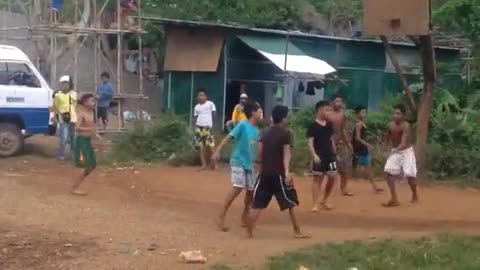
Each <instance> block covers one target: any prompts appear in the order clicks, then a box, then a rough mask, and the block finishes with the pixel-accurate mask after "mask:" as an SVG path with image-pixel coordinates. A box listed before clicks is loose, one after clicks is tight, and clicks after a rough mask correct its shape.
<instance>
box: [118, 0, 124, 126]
mask: <svg viewBox="0 0 480 270" xmlns="http://www.w3.org/2000/svg"><path fill="white" fill-rule="evenodd" d="M121 9H122V8H121V6H120V0H117V31H118V32H117V93H118V94H120V95H121V93H122V65H123V63H122V53H123V52H122V50H123V48H122V33H121V30H122V25H121V24H122V20H121V19H122V18H121V14H120V13H121ZM117 112H118V129H120V128H122V126H123V124H122V118H123V117H122V114H123V113H122V101H119V102H118V106H117Z"/></svg>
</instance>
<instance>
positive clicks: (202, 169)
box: [197, 167, 207, 172]
mask: <svg viewBox="0 0 480 270" xmlns="http://www.w3.org/2000/svg"><path fill="white" fill-rule="evenodd" d="M206 170H207V168H206V167H200V169H198V170H197V171H198V172H204V171H206Z"/></svg>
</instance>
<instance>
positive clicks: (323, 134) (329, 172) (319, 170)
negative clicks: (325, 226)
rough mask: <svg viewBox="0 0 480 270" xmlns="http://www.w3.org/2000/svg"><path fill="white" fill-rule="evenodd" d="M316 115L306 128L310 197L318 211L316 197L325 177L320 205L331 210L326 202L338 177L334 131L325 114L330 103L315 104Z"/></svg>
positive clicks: (315, 209)
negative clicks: (310, 171) (310, 176)
mask: <svg viewBox="0 0 480 270" xmlns="http://www.w3.org/2000/svg"><path fill="white" fill-rule="evenodd" d="M315 110H316V112H317V117H316V119H315V122H313V123H312V124H311V125H310V127H309V128H308V130H307V138H308V149H309V150H310V154H311V155H312V159H313V160H312V174H313V185H312V198H313V207H312V211H313V212H318V197H319V195H320V190H321V186H322V181H323V179H324V178H325V177H327V184H326V186H325V194H324V195H323V200H322V202H321V203H320V205H321V206H322V207H323V209H325V210H332V209H333V207H332V206H331V205H329V204H328V202H327V201H328V197H329V196H330V194H331V192H332V189H333V186H334V185H335V181H336V180H337V178H338V171H337V163H336V160H337V151H336V147H335V139H334V136H333V135H334V131H333V127H332V124H331V123H330V122H328V121H327V116H328V114H329V113H331V111H332V107H331V105H330V103H328V102H327V101H320V102H318V103H317V104H316V105H315Z"/></svg>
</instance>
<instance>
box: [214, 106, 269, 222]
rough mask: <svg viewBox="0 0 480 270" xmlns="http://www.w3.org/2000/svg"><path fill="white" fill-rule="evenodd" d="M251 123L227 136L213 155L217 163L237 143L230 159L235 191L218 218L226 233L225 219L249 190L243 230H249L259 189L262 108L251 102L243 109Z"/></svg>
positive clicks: (245, 122)
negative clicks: (256, 166)
mask: <svg viewBox="0 0 480 270" xmlns="http://www.w3.org/2000/svg"><path fill="white" fill-rule="evenodd" d="M243 110H244V113H245V115H246V117H247V118H248V120H247V121H242V122H240V123H239V124H238V125H237V126H235V128H234V129H233V130H232V131H231V132H230V134H229V135H227V136H226V137H225V138H224V139H223V140H222V142H221V143H220V145H219V146H218V148H217V151H215V153H214V155H213V159H214V160H218V159H219V157H220V152H221V151H222V148H223V147H224V146H225V145H226V144H227V143H228V142H229V141H230V140H231V139H234V140H235V142H236V143H235V148H234V150H233V152H232V156H231V159H230V166H231V180H232V184H233V188H232V190H231V191H230V193H229V194H228V195H227V197H226V198H225V202H224V205H223V208H222V210H221V212H220V214H219V216H218V218H217V225H218V228H219V229H220V230H222V231H227V230H228V228H227V227H226V226H225V217H226V215H227V211H228V209H229V208H230V205H231V204H232V202H233V201H234V200H235V198H237V196H238V195H239V194H240V193H241V192H242V190H244V189H245V190H246V194H245V205H244V209H243V213H242V217H241V219H242V220H241V222H242V226H246V224H247V217H248V212H249V210H250V207H251V203H252V197H253V189H254V186H255V180H256V176H255V174H256V173H255V171H254V163H255V159H256V154H257V153H256V145H257V142H258V135H259V130H258V128H257V124H258V121H259V119H260V116H259V107H258V105H257V104H255V103H251V102H247V103H246V104H245V106H244V108H243Z"/></svg>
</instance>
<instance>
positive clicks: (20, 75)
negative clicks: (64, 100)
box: [0, 45, 53, 157]
mask: <svg viewBox="0 0 480 270" xmlns="http://www.w3.org/2000/svg"><path fill="white" fill-rule="evenodd" d="M52 95H53V90H52V89H51V88H50V86H49V85H48V83H47V81H46V80H45V79H44V78H43V77H42V76H41V74H40V72H38V70H37V69H36V68H35V66H34V65H33V64H32V62H31V61H30V59H28V57H27V55H26V54H25V53H24V52H22V51H21V50H20V49H18V48H16V47H13V46H5V45H0V157H8V156H12V155H15V154H18V153H20V152H21V151H22V149H23V146H24V139H25V138H27V137H29V136H31V135H36V134H51V133H52V132H53V129H52V126H53V122H52V119H53V118H52V113H50V110H49V107H50V106H51V105H52Z"/></svg>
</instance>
